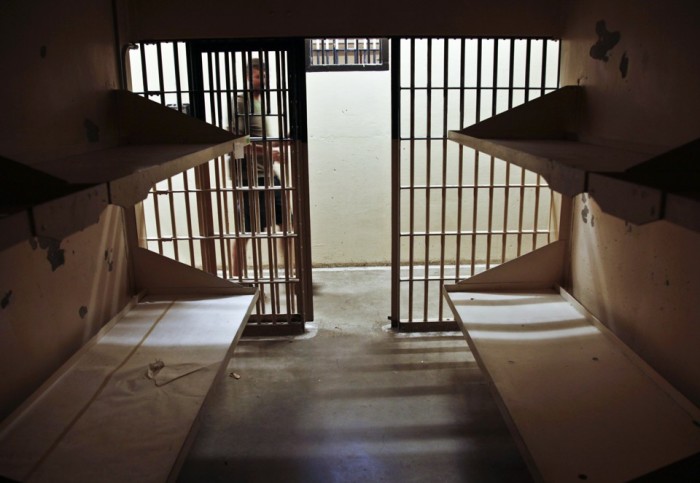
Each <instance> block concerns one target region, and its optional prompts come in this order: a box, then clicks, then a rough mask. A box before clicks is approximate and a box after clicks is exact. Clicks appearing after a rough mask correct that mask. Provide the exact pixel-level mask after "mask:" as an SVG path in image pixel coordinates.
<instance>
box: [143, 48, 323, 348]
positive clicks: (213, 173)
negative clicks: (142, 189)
mask: <svg viewBox="0 0 700 483" xmlns="http://www.w3.org/2000/svg"><path fill="white" fill-rule="evenodd" d="M255 63H259V65H260V67H261V68H260V71H261V76H260V95H259V96H258V95H256V92H254V91H256V90H257V89H254V88H253V84H252V82H253V75H254V71H255V70H256V69H255V68H254V64H255ZM131 64H132V90H133V91H134V92H137V93H141V94H143V95H145V96H147V97H149V98H150V99H152V100H154V101H157V102H160V103H162V104H164V105H168V106H171V107H173V108H175V109H178V110H181V111H185V112H187V111H190V112H191V114H192V115H194V116H196V117H199V118H201V119H203V120H205V121H206V122H209V123H211V124H214V125H216V126H218V127H221V128H223V129H227V130H230V131H232V132H234V133H236V134H239V135H243V134H249V135H251V136H250V139H251V143H250V145H249V146H246V148H245V153H244V156H242V157H238V156H234V155H233V153H231V155H228V156H225V157H220V158H217V159H213V160H212V161H210V162H209V163H207V164H204V165H201V166H199V167H197V168H194V169H192V170H189V171H186V172H184V173H181V174H179V175H177V176H174V177H173V178H171V179H168V180H166V181H163V182H161V183H158V184H157V185H156V186H154V187H153V189H152V190H151V192H150V193H149V196H148V198H147V199H146V200H145V201H144V203H143V204H142V206H141V207H140V209H141V211H142V213H141V215H142V216H141V219H142V220H143V226H144V230H143V232H144V235H143V236H142V239H143V240H144V242H145V244H146V246H147V247H148V248H149V249H151V250H153V251H156V252H158V253H161V254H163V255H165V256H169V257H171V258H174V259H175V260H178V261H181V262H183V263H187V264H189V265H192V266H194V267H197V268H200V269H202V270H205V271H208V272H210V273H215V274H217V275H218V276H220V277H222V278H226V279H229V280H231V281H234V282H237V283H241V284H245V285H253V286H257V287H258V288H259V289H260V298H259V301H258V305H257V313H256V314H255V315H254V316H253V317H251V322H250V323H249V329H247V330H248V333H274V334H279V333H287V332H300V331H303V323H304V322H305V321H307V320H311V319H312V318H313V306H312V300H311V297H310V295H309V294H310V293H311V291H310V290H308V289H306V288H303V287H306V286H308V287H310V286H311V280H310V273H311V271H310V269H309V268H308V267H309V265H310V261H309V258H310V257H309V253H308V243H307V242H306V239H305V237H308V233H307V232H306V231H305V227H307V226H308V221H307V220H308V202H307V201H305V200H303V199H302V197H303V196H306V195H305V194H301V193H306V192H307V190H304V189H302V190H300V187H303V186H305V183H306V182H307V181H306V179H307V174H306V143H305V136H306V134H305V112H304V107H305V106H304V103H303V99H304V95H303V89H304V86H303V65H304V64H303V46H301V48H299V47H296V48H295V47H294V46H293V45H277V44H275V45H273V44H270V43H265V44H260V43H257V44H253V43H232V42H189V43H182V42H178V43H169V42H165V43H156V44H141V45H139V49H138V50H134V51H131ZM292 96H295V97H296V98H297V99H298V98H300V99H301V100H302V102H295V101H296V100H297V99H292ZM251 125H256V126H259V127H260V129H259V131H258V132H254V133H252V132H250V126H251ZM244 211H245V212H248V213H249V217H247V219H246V216H245V215H244ZM251 329H252V330H251ZM256 329H257V330H256Z"/></svg>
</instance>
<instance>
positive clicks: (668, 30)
mask: <svg viewBox="0 0 700 483" xmlns="http://www.w3.org/2000/svg"><path fill="white" fill-rule="evenodd" d="M566 11H567V14H566V20H565V28H564V32H563V38H564V39H563V40H564V41H563V45H562V59H563V62H562V85H567V84H568V85H571V84H577V83H578V84H581V85H583V86H586V88H587V89H586V90H587V102H588V104H589V106H590V111H589V116H587V118H586V119H585V124H584V130H585V133H586V134H587V135H588V136H591V137H593V138H595V139H597V140H601V141H610V142H622V143H627V144H632V145H638V146H641V147H644V146H648V147H650V148H652V149H654V148H672V147H675V146H678V145H680V144H683V143H685V142H688V141H690V140H692V139H694V138H696V137H698V136H700V116H698V115H697V113H698V109H700V96H697V95H694V91H695V90H697V82H698V78H699V77H698V76H699V75H700V62H698V53H697V47H698V45H700V31H699V30H698V25H700V3H698V2H696V1H693V0H671V1H667V2H657V1H654V0H638V1H630V0H625V1H616V2H608V1H601V0H588V1H585V2H580V1H569V2H568V7H567V9H566ZM599 23H600V24H601V27H602V29H603V30H604V31H607V32H609V33H610V35H604V36H603V38H602V41H600V42H599V36H598V34H597V32H596V28H597V25H598V24H599ZM615 37H617V39H618V40H617V43H615V44H614V46H611V47H610V48H608V47H609V46H610V45H611V44H610V42H611V40H610V39H611V38H613V39H614V38H615ZM606 44H608V45H607V46H606ZM594 46H595V47H594Z"/></svg>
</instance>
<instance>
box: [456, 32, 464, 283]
mask: <svg viewBox="0 0 700 483" xmlns="http://www.w3.org/2000/svg"><path fill="white" fill-rule="evenodd" d="M465 50H466V41H465V39H461V42H460V51H459V52H460V54H459V59H460V61H459V85H460V90H459V127H460V128H461V127H463V126H464V89H463V87H464V80H465V79H464V74H465V72H464V70H465V66H466V59H465V55H466V52H465ZM458 149H459V151H458V153H459V154H458V161H457V162H458V163H459V167H458V168H457V169H458V178H459V179H458V182H457V232H458V233H459V232H461V231H462V204H463V202H464V199H463V195H464V188H463V184H464V146H463V145H462V144H460V145H459V147H458ZM455 245H456V246H455V248H456V250H455V262H456V264H457V274H456V275H455V277H456V278H457V279H459V268H460V263H459V262H460V260H461V258H462V256H461V255H462V253H461V252H462V236H461V235H458V236H457V240H456V242H455Z"/></svg>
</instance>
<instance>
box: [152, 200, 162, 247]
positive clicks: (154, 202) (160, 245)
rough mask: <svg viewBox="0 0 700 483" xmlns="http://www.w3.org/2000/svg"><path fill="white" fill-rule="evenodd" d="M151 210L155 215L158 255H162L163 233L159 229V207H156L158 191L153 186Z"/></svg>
mask: <svg viewBox="0 0 700 483" xmlns="http://www.w3.org/2000/svg"><path fill="white" fill-rule="evenodd" d="M152 191H153V210H154V211H155V214H156V236H157V237H158V253H160V254H161V255H163V231H162V229H161V227H160V207H159V206H158V190H157V187H156V186H153V188H152Z"/></svg>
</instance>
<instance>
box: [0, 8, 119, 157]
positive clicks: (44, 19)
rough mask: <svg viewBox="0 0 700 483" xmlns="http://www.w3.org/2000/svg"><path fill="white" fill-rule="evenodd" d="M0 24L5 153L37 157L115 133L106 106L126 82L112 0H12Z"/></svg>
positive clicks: (1, 144)
mask: <svg viewBox="0 0 700 483" xmlns="http://www.w3.org/2000/svg"><path fill="white" fill-rule="evenodd" d="M0 32H1V33H0V35H2V39H3V42H2V43H0V60H1V61H2V66H3V67H2V89H0V106H2V116H0V155H3V156H5V157H8V158H10V159H14V160H15V161H20V162H23V163H26V164H35V163H37V162H39V161H42V160H46V159H53V158H56V157H61V156H67V155H70V154H75V153H79V152H84V151H87V150H91V149H95V148H98V147H101V146H103V145H104V144H105V143H109V142H110V141H113V140H114V138H115V136H116V133H115V132H113V131H110V129H109V128H108V126H107V124H108V122H107V118H106V116H107V113H106V111H105V109H104V103H105V102H106V99H105V96H104V94H105V93H106V92H107V91H108V90H109V89H115V88H117V87H118V85H119V84H118V81H119V76H118V73H117V62H116V55H115V44H114V23H113V16H112V2H111V0H74V1H71V2H55V1H53V2H52V1H44V0H36V1H31V2H27V1H21V0H9V1H8V0H6V1H3V2H0ZM90 126H96V127H97V128H98V129H99V131H98V135H99V140H96V139H95V138H94V136H88V133H89V130H90Z"/></svg>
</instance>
